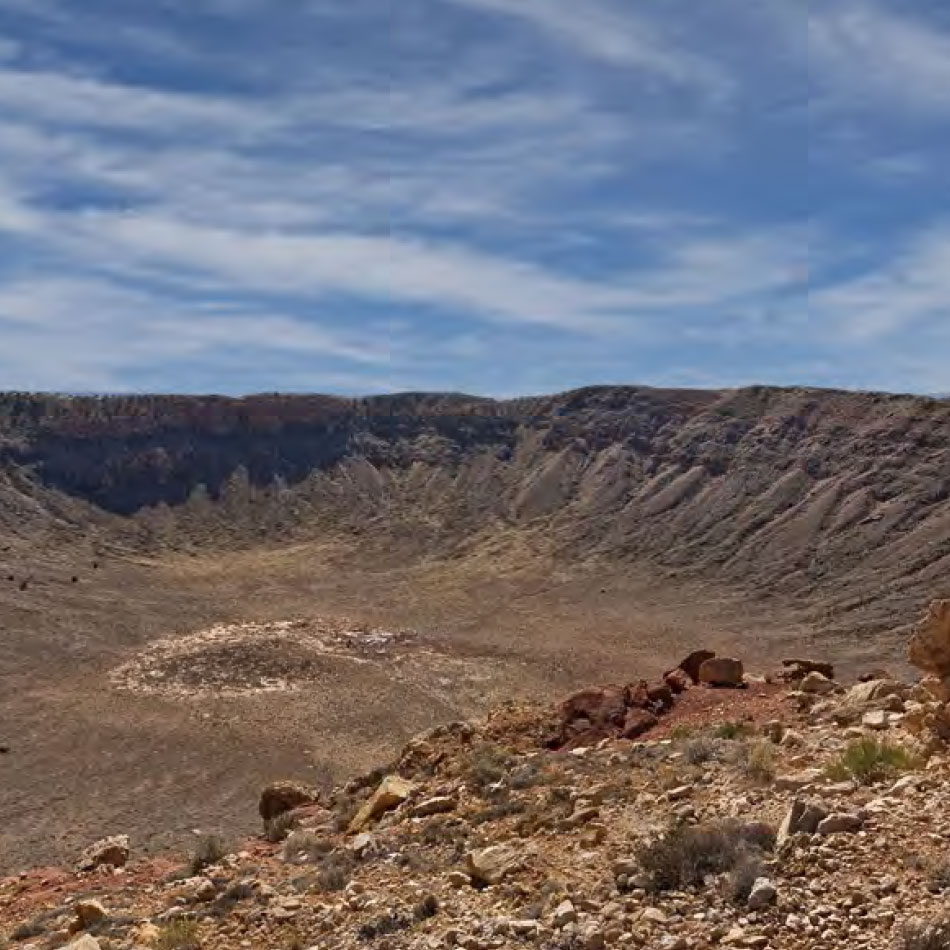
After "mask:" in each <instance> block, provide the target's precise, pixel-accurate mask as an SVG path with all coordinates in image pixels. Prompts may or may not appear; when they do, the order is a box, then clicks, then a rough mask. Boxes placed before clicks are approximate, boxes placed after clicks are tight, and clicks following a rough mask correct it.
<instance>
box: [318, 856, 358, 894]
mask: <svg viewBox="0 0 950 950" xmlns="http://www.w3.org/2000/svg"><path fill="white" fill-rule="evenodd" d="M355 867H356V858H355V857H354V855H353V854H352V853H351V852H349V851H333V852H331V853H330V854H328V855H327V856H326V857H325V858H323V860H322V861H320V867H319V871H318V873H317V888H318V889H319V890H321V891H342V890H343V888H344V887H346V885H347V884H349V883H350V877H351V876H352V875H353V869H354V868H355Z"/></svg>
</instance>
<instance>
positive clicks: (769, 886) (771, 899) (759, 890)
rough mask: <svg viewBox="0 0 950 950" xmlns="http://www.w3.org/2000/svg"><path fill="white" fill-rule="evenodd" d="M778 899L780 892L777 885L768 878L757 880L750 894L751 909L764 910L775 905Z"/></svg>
mask: <svg viewBox="0 0 950 950" xmlns="http://www.w3.org/2000/svg"><path fill="white" fill-rule="evenodd" d="M777 898H778V890H777V888H776V887H775V885H774V884H773V883H772V882H771V881H770V880H769V879H768V878H766V877H760V878H757V879H756V881H755V883H754V884H753V885H752V890H751V891H750V892H749V901H748V903H749V909H750V910H762V909H763V908H765V907H768V906H769V905H770V904H774V903H775V901H776V899H777Z"/></svg>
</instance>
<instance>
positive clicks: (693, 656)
mask: <svg viewBox="0 0 950 950" xmlns="http://www.w3.org/2000/svg"><path fill="white" fill-rule="evenodd" d="M715 655H716V654H715V653H714V652H713V651H712V650H694V651H693V652H692V653H690V655H689V656H688V657H686V659H685V660H683V661H682V663H680V665H679V669H681V670H682V671H683V672H684V673H685V674H686V675H687V676H688V677H689V678H690V679H691V680H692V681H693V682H694V683H698V682H699V668H700V667H701V666H702V665H703V663H705V662H706V661H707V660H711V659H712V658H713V657H714V656H715Z"/></svg>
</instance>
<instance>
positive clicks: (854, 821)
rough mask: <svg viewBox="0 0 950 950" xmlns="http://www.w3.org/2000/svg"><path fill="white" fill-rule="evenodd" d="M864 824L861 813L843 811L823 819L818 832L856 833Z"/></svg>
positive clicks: (827, 833) (833, 833) (831, 833)
mask: <svg viewBox="0 0 950 950" xmlns="http://www.w3.org/2000/svg"><path fill="white" fill-rule="evenodd" d="M863 825H864V821H863V820H862V818H861V816H860V815H851V814H846V813H843V812H841V813H838V814H834V815H829V816H828V817H827V818H824V819H822V821H821V822H820V823H819V825H818V834H820V835H837V834H854V833H855V832H857V831H860V830H861V828H862V826H863Z"/></svg>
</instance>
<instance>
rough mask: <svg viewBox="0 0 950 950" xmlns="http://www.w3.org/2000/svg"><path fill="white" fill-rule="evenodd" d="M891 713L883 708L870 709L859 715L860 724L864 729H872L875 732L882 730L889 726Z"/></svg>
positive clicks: (892, 716)
mask: <svg viewBox="0 0 950 950" xmlns="http://www.w3.org/2000/svg"><path fill="white" fill-rule="evenodd" d="M893 718H894V714H893V713H889V712H886V711H885V710H883V709H872V710H871V711H870V712H866V713H865V714H864V715H863V716H862V717H861V725H862V726H864V728H865V729H873V730H874V731H875V732H884V731H885V730H887V729H890V728H891V720H892V719H893Z"/></svg>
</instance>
